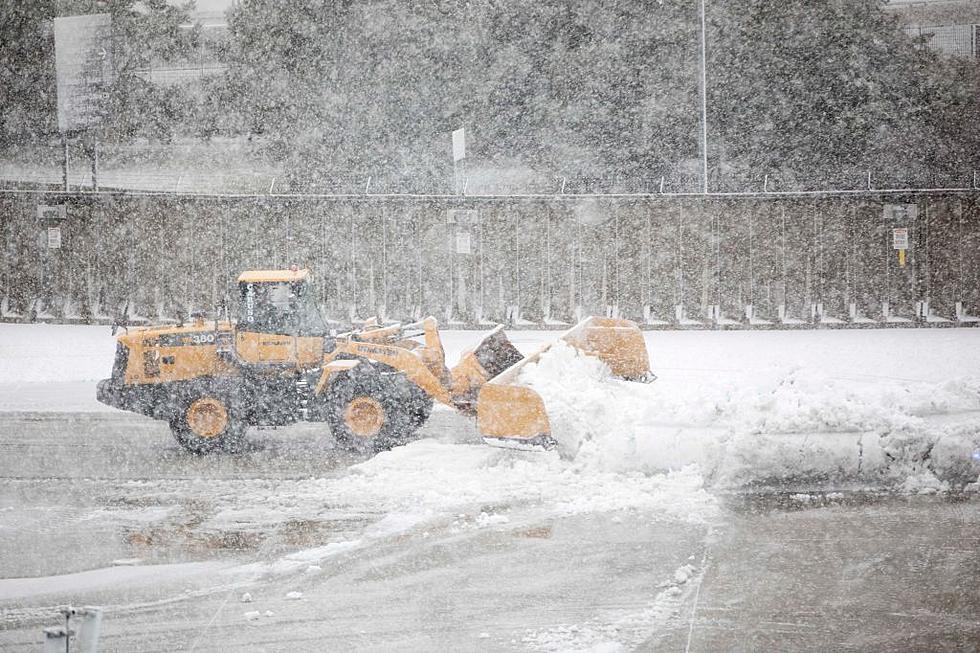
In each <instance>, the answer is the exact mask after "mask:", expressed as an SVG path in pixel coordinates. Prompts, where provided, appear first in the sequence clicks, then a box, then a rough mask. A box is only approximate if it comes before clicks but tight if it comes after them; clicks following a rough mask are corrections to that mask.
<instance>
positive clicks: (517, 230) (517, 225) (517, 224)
mask: <svg viewBox="0 0 980 653" xmlns="http://www.w3.org/2000/svg"><path fill="white" fill-rule="evenodd" d="M514 254H515V258H516V260H515V262H514V269H515V270H516V281H517V288H516V290H517V315H515V316H514V319H515V321H517V320H520V319H521V212H520V210H518V211H516V212H515V213H514Z"/></svg>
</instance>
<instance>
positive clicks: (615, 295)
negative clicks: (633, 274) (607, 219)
mask: <svg viewBox="0 0 980 653" xmlns="http://www.w3.org/2000/svg"><path fill="white" fill-rule="evenodd" d="M613 220H615V224H614V226H613V237H614V238H615V239H616V241H615V242H614V243H613V275H615V277H614V279H613V283H612V291H613V292H612V303H613V315H612V317H619V299H620V297H619V292H620V283H619V281H620V279H619V277H620V258H622V252H621V251H620V239H619V211H617V212H616V215H614V216H613Z"/></svg>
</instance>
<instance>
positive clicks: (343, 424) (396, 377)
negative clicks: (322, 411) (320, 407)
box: [326, 363, 432, 453]
mask: <svg viewBox="0 0 980 653" xmlns="http://www.w3.org/2000/svg"><path fill="white" fill-rule="evenodd" d="M384 369H385V368H383V367H382V366H380V365H371V364H366V363H364V364H361V365H358V366H357V367H355V368H354V369H353V370H351V371H350V372H346V373H344V374H343V375H342V376H340V377H339V378H337V379H336V380H335V381H333V382H332V383H331V384H330V389H329V390H328V391H327V396H326V417H327V423H328V424H329V425H330V432H331V433H332V434H333V436H334V439H336V440H337V443H338V444H340V446H342V447H343V448H345V449H348V450H351V451H357V452H359V453H376V452H378V451H385V450H387V449H391V448H392V447H395V446H398V445H400V444H405V443H406V442H409V441H411V440H413V439H414V438H415V435H416V432H417V431H418V429H419V427H420V426H421V424H422V423H424V421H425V419H426V418H427V417H428V411H427V410H426V405H428V406H429V407H430V408H431V405H432V404H431V399H429V398H428V397H427V396H425V395H424V394H422V392H421V390H419V389H418V387H416V386H415V384H413V383H412V382H411V381H408V380H407V379H406V378H405V377H404V376H403V375H401V374H398V373H396V372H385V371H384ZM387 369H390V368H387ZM426 400H428V404H426Z"/></svg>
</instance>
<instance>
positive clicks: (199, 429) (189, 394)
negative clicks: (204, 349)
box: [170, 383, 247, 455]
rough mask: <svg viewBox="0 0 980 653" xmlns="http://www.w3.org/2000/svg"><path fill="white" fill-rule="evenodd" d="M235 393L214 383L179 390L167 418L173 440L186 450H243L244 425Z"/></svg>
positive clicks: (201, 452) (192, 451)
mask: <svg viewBox="0 0 980 653" xmlns="http://www.w3.org/2000/svg"><path fill="white" fill-rule="evenodd" d="M237 404H238V402H237V401H236V400H235V394H234V393H233V392H232V391H230V390H227V389H222V388H219V387H217V386H216V385H215V384H213V383H199V384H195V385H194V386H192V387H191V388H189V389H187V390H185V391H184V392H182V393H181V395H180V397H179V398H178V400H177V412H176V414H175V415H174V416H173V417H172V418H171V420H170V430H171V432H173V435H174V439H175V440H177V442H178V443H179V444H180V446H182V447H183V448H184V449H186V450H187V451H189V452H191V453H194V454H199V455H200V454H208V453H212V452H214V451H225V452H229V453H236V452H239V451H241V450H242V449H243V447H244V443H245V431H246V429H247V426H246V424H245V423H244V422H243V421H242V419H241V418H240V416H239V412H240V411H239V410H238V405H237Z"/></svg>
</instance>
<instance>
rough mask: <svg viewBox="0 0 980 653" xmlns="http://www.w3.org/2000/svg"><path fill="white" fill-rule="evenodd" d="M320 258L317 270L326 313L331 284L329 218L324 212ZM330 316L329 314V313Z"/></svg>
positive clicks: (322, 213) (321, 298)
mask: <svg viewBox="0 0 980 653" xmlns="http://www.w3.org/2000/svg"><path fill="white" fill-rule="evenodd" d="M318 249H319V250H320V257H319V260H318V261H317V269H318V271H319V272H320V273H321V275H322V276H321V279H322V282H321V284H320V287H321V290H320V305H321V306H322V307H323V310H324V311H327V310H328V309H329V307H328V305H327V297H328V295H327V293H328V290H327V288H329V286H330V284H328V283H327V278H326V277H327V274H326V272H327V217H326V213H325V212H324V211H320V247H319V248H318ZM328 315H329V313H328Z"/></svg>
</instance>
